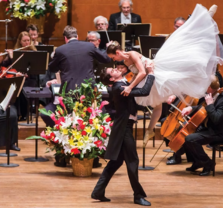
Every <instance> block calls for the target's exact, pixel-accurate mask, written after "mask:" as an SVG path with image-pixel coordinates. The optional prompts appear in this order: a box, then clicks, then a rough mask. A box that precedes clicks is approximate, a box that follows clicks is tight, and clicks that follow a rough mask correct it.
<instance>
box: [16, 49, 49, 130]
mask: <svg viewBox="0 0 223 208" xmlns="http://www.w3.org/2000/svg"><path fill="white" fill-rule="evenodd" d="M22 54H24V56H23V60H22V61H19V62H17V63H15V65H14V67H15V68H16V69H17V71H20V72H23V73H27V74H28V75H39V74H45V73H46V69H47V68H48V62H49V54H48V52H47V51H15V52H14V53H13V61H14V60H16V59H17V58H18V57H19V56H21V55H22ZM37 78H38V86H39V76H37ZM36 90H37V91H38V90H40V88H36ZM27 102H28V106H27V107H28V108H27V117H26V118H27V123H19V125H21V126H35V124H34V123H29V108H30V103H29V100H27ZM31 119H32V114H31Z"/></svg>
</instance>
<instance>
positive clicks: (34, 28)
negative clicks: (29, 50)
mask: <svg viewBox="0 0 223 208" xmlns="http://www.w3.org/2000/svg"><path fill="white" fill-rule="evenodd" d="M30 30H32V31H37V32H39V30H38V27H37V26H36V25H34V24H31V25H28V26H27V27H26V31H27V32H29V31H30Z"/></svg>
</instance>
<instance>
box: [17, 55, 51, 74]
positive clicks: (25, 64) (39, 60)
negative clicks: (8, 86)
mask: <svg viewBox="0 0 223 208" xmlns="http://www.w3.org/2000/svg"><path fill="white" fill-rule="evenodd" d="M23 53H24V56H23V60H22V61H18V62H17V63H15V65H14V67H15V68H16V70H17V71H20V72H23V73H27V74H28V75H39V74H45V73H46V69H47V68H48V63H49V54H48V52H47V51H14V52H13V61H15V60H16V59H17V58H18V57H19V56H21V55H22V54H23Z"/></svg>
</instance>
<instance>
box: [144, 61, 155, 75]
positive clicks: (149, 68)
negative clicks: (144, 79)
mask: <svg viewBox="0 0 223 208" xmlns="http://www.w3.org/2000/svg"><path fill="white" fill-rule="evenodd" d="M145 68H146V71H148V74H154V71H153V70H154V63H153V62H151V63H148V62H147V60H146V61H145Z"/></svg>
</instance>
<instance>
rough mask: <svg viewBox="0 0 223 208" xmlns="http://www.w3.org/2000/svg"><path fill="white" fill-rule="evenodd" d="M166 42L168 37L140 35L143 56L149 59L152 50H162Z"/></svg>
mask: <svg viewBox="0 0 223 208" xmlns="http://www.w3.org/2000/svg"><path fill="white" fill-rule="evenodd" d="M165 40H166V37H157V36H148V35H140V36H139V45H140V49H141V53H142V55H143V56H145V57H147V58H149V52H150V49H151V48H161V47H162V45H163V43H164V42H165Z"/></svg>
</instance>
